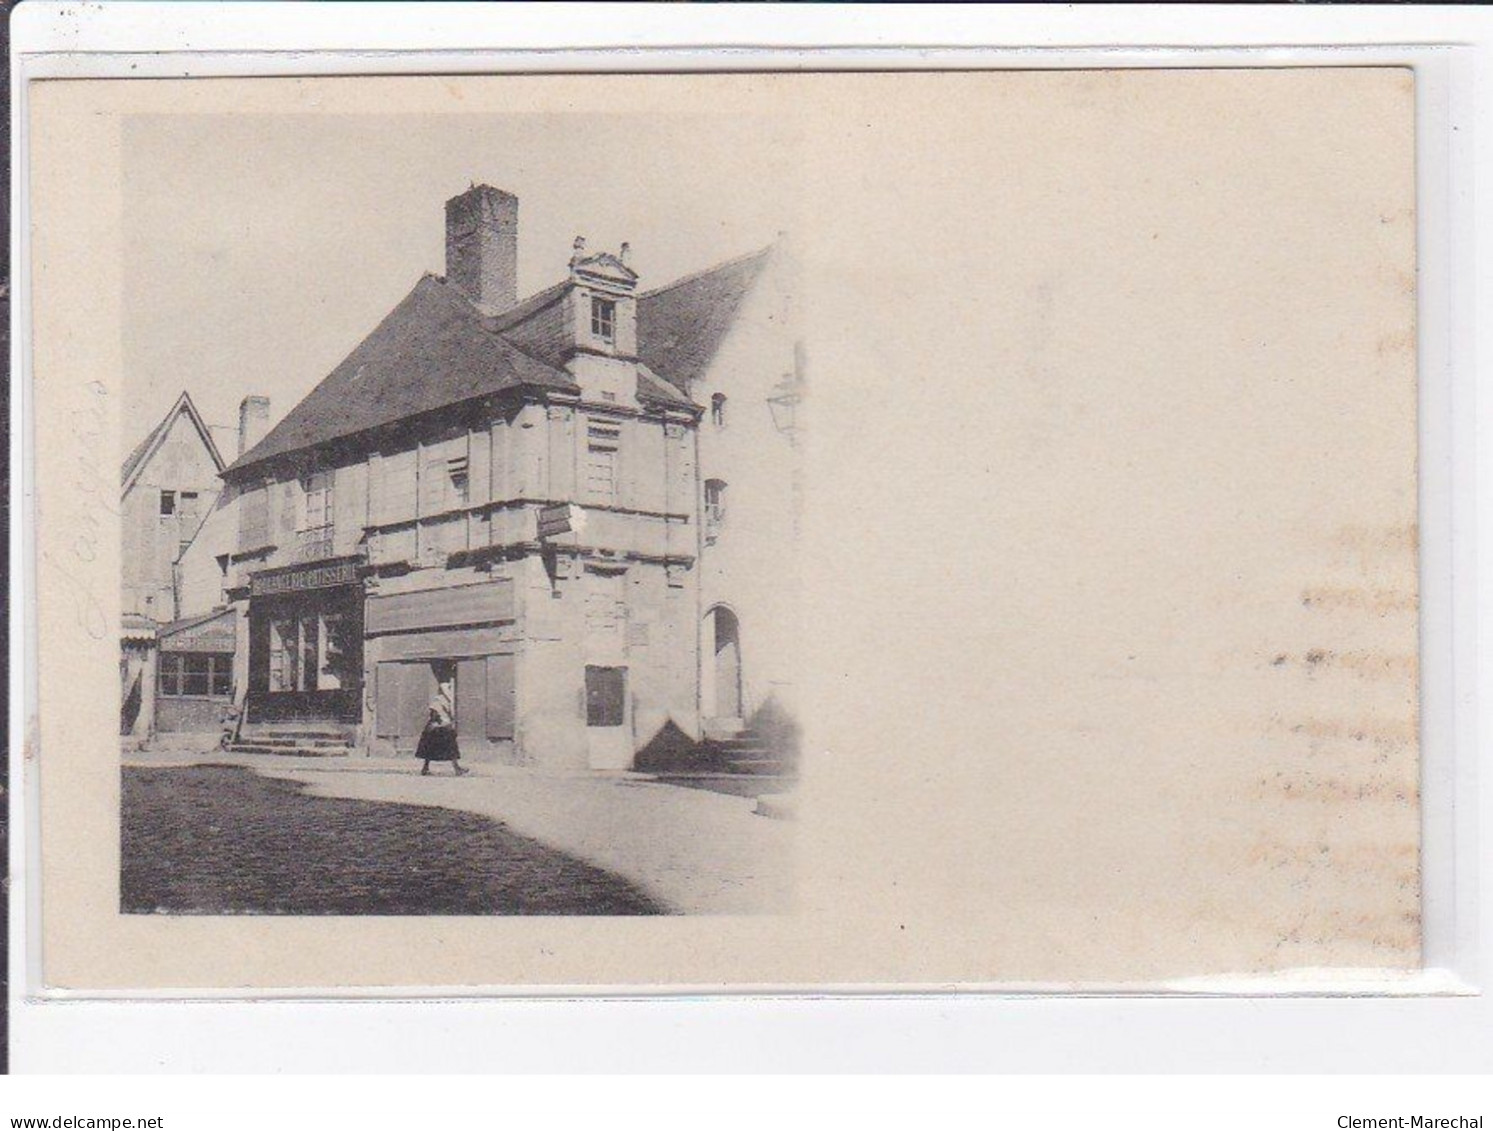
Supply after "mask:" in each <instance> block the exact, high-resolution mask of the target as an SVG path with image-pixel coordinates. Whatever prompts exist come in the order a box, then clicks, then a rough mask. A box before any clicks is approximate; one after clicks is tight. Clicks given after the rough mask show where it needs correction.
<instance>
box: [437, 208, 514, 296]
mask: <svg viewBox="0 0 1493 1131" xmlns="http://www.w3.org/2000/svg"><path fill="white" fill-rule="evenodd" d="M446 281H447V282H448V283H451V284H452V285H453V286H455V287H457V288H458V289H459V290H460V291H461V292H462V293H463V294H465V295H466V296H467V298H469V299H471V300H472V301H473V302H474V303H476V304H477V305H478V306H480V307H481V308H482V309H483V310H484V311H486V312H487V313H488V314H501V313H502V312H503V311H505V310H510V309H512V308H513V307H515V306H517V305H518V197H516V196H514V195H513V194H512V193H510V192H504V191H503V190H502V189H496V188H493V187H492V186H491V185H473V186H472V187H471V188H469V189H467V191H466V192H464V193H462V194H461V195H460V196H453V197H452V198H451V199H450V200H448V201H446Z"/></svg>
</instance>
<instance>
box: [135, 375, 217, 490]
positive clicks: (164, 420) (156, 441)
mask: <svg viewBox="0 0 1493 1131" xmlns="http://www.w3.org/2000/svg"><path fill="white" fill-rule="evenodd" d="M183 413H185V414H186V417H187V419H188V420H190V421H191V422H192V426H193V427H194V428H196V429H197V433H198V435H200V436H201V437H202V443H203V446H204V447H206V448H207V454H208V455H210V456H212V459H213V463H214V464H215V465H216V466H217V468H218V470H219V471H222V470H223V457H222V456H221V455H219V454H218V445H217V444H215V443H213V435H212V431H211V429H209V428H208V426H207V425H206V424H204V423H203V421H202V415H201V414H200V413H199V412H198V411H197V406H196V405H195V404H193V403H192V398H191V397H190V396H189V395H188V394H187V393H185V392H183V393H182V395H181V396H179V397H177V398H176V403H175V404H174V405H172V406H171V411H170V412H168V413H167V414H166V415H165V416H163V417H161V420H160V423H159V424H157V425H156V426H155V427H154V428H152V429H151V430H150V431H149V432H147V433H146V434H145V439H143V440H141V441H140V442H139V443H138V444H136V445H135V448H134V450H133V451H132V452H130V454H129V455H128V456H126V457H125V461H124V463H123V464H121V465H120V467H119V486H120V489H121V490H122V491H128V490H129V489H130V485H131V484H132V483H133V482H134V480H135V475H136V474H137V473H138V472H139V470H140V469H141V468H142V467H144V466H145V461H146V460H148V459H149V458H150V457H151V455H152V454H153V453H154V452H155V450H156V449H157V448H159V447H160V446H161V445H162V444H163V443H164V442H165V440H166V437H167V436H168V435H170V433H171V426H172V425H173V424H175V423H176V418H177V417H178V416H180V415H182V414H183Z"/></svg>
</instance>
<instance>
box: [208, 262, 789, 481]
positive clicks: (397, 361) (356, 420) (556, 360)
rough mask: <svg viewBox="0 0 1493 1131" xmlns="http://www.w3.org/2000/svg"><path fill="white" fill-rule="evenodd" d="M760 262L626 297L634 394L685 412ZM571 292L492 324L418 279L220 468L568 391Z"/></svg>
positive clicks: (559, 291) (543, 296)
mask: <svg viewBox="0 0 1493 1131" xmlns="http://www.w3.org/2000/svg"><path fill="white" fill-rule="evenodd" d="M770 255H771V249H770V248H766V249H763V250H762V251H758V252H754V253H753V254H751V255H746V256H742V257H741V258H739V259H733V260H730V261H729V262H726V263H722V264H720V265H719V266H716V267H713V268H711V269H709V270H707V271H702V272H700V273H698V274H695V275H690V276H688V277H686V278H684V279H680V280H679V281H678V282H675V283H671V284H670V285H668V286H666V287H661V288H659V289H658V290H656V291H652V292H650V293H648V294H644V295H641V296H640V297H639V298H638V355H639V359H640V360H641V361H642V362H643V366H642V367H641V368H640V370H639V373H638V393H639V395H640V396H642V397H644V398H645V399H651V400H654V401H662V402H664V403H667V404H675V405H683V406H691V405H693V403H694V402H693V401H691V400H690V398H689V393H688V389H689V386H690V383H691V382H692V381H694V380H695V379H696V378H697V377H698V376H699V375H700V373H701V372H702V371H703V370H704V368H705V367H706V366H707V365H709V364H710V361H711V359H712V358H713V357H714V356H715V352H716V350H717V349H719V348H720V344H721V341H722V340H723V339H724V338H725V336H726V332H727V331H728V330H729V329H730V328H731V324H732V321H733V319H734V318H735V317H736V312H737V310H738V309H739V308H740V306H741V302H742V299H743V298H745V297H746V295H747V293H748V292H749V291H750V290H751V288H752V285H753V284H754V283H755V282H756V280H757V278H758V276H759V275H760V274H761V272H762V269H763V267H764V266H766V264H767V261H768V258H769V256H770ZM573 286H574V284H573V283H572V282H570V281H569V280H566V281H564V282H560V283H556V284H555V285H554V286H552V287H548V288H546V289H545V290H542V291H540V292H539V293H538V294H535V295H532V296H531V297H529V298H528V299H525V300H524V301H523V302H522V303H520V304H519V305H518V306H516V307H515V308H514V309H512V310H510V311H507V312H505V313H503V314H500V315H497V316H492V315H487V314H484V313H483V312H482V311H481V310H479V309H478V308H477V307H476V306H474V305H473V304H472V303H471V302H470V301H469V300H468V299H467V298H466V297H465V296H463V295H462V294H461V293H460V292H459V291H458V290H456V288H455V287H453V286H451V285H449V284H447V283H445V282H443V281H442V280H440V279H437V278H435V277H433V276H430V275H427V276H425V277H424V278H423V279H421V280H420V282H419V283H417V284H416V285H415V289H414V290H412V291H411V292H410V293H409V294H408V295H407V296H406V297H405V299H404V300H403V301H402V302H401V303H400V304H399V305H398V306H396V307H395V308H394V310H393V311H392V312H391V313H390V314H389V316H388V317H387V318H385V319H384V320H383V321H382V322H381V323H379V325H378V326H377V327H376V328H375V329H374V331H373V332H372V333H371V334H369V335H368V337H367V338H365V339H364V340H363V342H362V344H361V345H359V346H358V348H357V349H355V350H353V352H352V353H351V354H350V355H348V358H347V360H345V361H344V362H342V364H341V365H339V366H338V367H337V368H336V369H334V370H332V372H331V374H329V375H328V376H327V377H326V379H325V380H323V381H322V382H321V384H319V385H317V386H316V388H315V389H313V390H312V391H311V393H310V394H309V395H308V396H307V397H306V398H305V399H304V400H303V401H301V403H300V404H298V405H296V407H295V408H294V409H292V410H291V411H290V414H289V415H287V416H286V417H285V419H284V420H282V421H280V423H279V424H277V425H276V426H275V427H274V428H273V429H271V430H270V433H269V435H267V436H265V438H264V439H263V440H261V441H260V442H259V443H258V444H256V445H255V446H254V447H253V448H252V449H250V450H249V451H248V452H246V453H245V454H244V455H242V456H240V457H239V459H238V460H237V461H236V462H235V463H234V464H233V465H232V467H230V468H229V471H230V472H236V471H241V470H243V469H244V468H247V467H250V466H252V465H254V464H258V463H262V462H264V461H265V460H268V459H272V458H273V457H275V456H279V455H285V454H288V453H290V452H296V451H302V450H304V449H306V448H311V447H315V446H316V445H318V444H323V443H326V442H327V441H330V440H335V439H340V438H342V437H345V436H352V435H354V434H356V433H359V432H364V431H367V430H369V429H372V428H376V427H378V426H380V425H385V424H392V423H394V422H395V421H398V420H402V419H404V418H406V417H410V416H415V415H417V414H419V413H424V412H430V411H432V410H434V409H438V408H443V407H445V406H447V405H452V404H457V403H459V402H461V401H465V400H469V399H472V398H474V397H480V396H485V395H487V394H490V393H496V392H500V391H503V390H505V389H514V388H521V387H540V388H552V389H561V390H565V391H567V392H575V391H576V386H575V383H574V381H573V380H572V379H571V377H570V375H569V374H567V373H566V372H565V371H564V369H563V365H564V361H565V356H564V355H565V348H564V347H565V346H566V345H567V344H568V342H567V338H566V335H565V333H564V328H563V325H562V324H561V322H560V320H559V319H558V317H557V316H556V315H555V311H554V308H555V306H556V304H558V303H559V302H561V301H562V300H563V299H564V297H565V295H566V293H567V292H568V291H569V290H570V289H571V288H572V287H573Z"/></svg>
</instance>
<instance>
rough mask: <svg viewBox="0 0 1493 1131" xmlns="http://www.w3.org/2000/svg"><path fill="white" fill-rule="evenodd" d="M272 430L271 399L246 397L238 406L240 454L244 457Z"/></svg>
mask: <svg viewBox="0 0 1493 1131" xmlns="http://www.w3.org/2000/svg"><path fill="white" fill-rule="evenodd" d="M269 430H270V398H269V397H255V396H251V397H245V398H244V399H243V400H242V401H241V402H239V406H238V454H239V455H243V454H244V453H245V452H247V451H248V450H249V449H250V448H252V447H253V446H254V445H255V444H257V443H259V441H260V440H263V439H264V434H265V433H266V432H268V431H269Z"/></svg>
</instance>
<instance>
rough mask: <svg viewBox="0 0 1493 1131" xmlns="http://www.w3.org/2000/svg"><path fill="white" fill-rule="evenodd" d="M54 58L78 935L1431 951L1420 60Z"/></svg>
mask: <svg viewBox="0 0 1493 1131" xmlns="http://www.w3.org/2000/svg"><path fill="white" fill-rule="evenodd" d="M29 100H30V102H29V104H30V113H31V118H30V122H29V129H30V134H29V138H30V140H29V154H28V161H29V164H28V169H29V207H30V216H31V219H32V229H31V234H30V238H31V245H30V257H29V264H30V274H29V277H28V278H27V279H25V280H24V281H23V283H22V284H21V285H24V286H28V287H29V288H30V290H29V294H30V309H31V311H32V312H33V318H32V326H31V335H32V336H31V351H30V355H29V356H30V363H31V375H32V380H33V382H34V403H35V435H36V451H35V469H36V483H37V500H38V503H37V512H36V519H35V520H36V543H37V547H38V560H37V566H36V568H37V573H36V594H37V601H38V604H37V609H38V615H39V618H40V624H41V631H40V633H39V642H38V656H39V683H38V687H39V704H40V708H39V720H38V727H37V732H36V736H35V741H34V749H33V758H32V760H31V761H30V762H29V763H28V767H27V769H28V772H30V773H31V774H33V775H34V778H35V780H36V782H37V783H39V786H38V787H39V790H40V813H41V827H40V843H41V877H40V880H41V889H42V893H41V915H42V928H41V934H40V940H41V953H42V960H41V967H42V976H41V982H42V985H41V987H40V988H41V989H44V990H45V989H70V990H79V991H87V990H98V991H120V990H159V989H177V990H187V991H244V990H254V989H287V990H312V991H316V992H331V993H335V992H337V991H338V990H339V989H349V990H350V989H358V988H367V987H380V986H386V987H396V986H397V987H421V986H431V987H466V988H491V989H496V990H504V989H509V990H513V989H518V990H525V989H544V988H555V987H579V988H582V989H585V988H644V989H650V988H651V989H666V988H669V987H707V988H720V989H741V990H747V989H757V988H782V989H807V988H815V987H824V986H832V987H859V986H887V987H899V986H902V987H930V986H932V987H984V986H1036V985H1045V986H1052V985H1060V986H1067V987H1073V988H1082V987H1090V986H1115V985H1145V984H1155V983H1157V982H1172V981H1179V980H1182V979H1195V978H1206V977H1209V976H1229V977H1240V976H1246V977H1248V976H1258V977H1266V976H1271V975H1277V974H1281V973H1284V972H1290V971H1299V970H1315V971H1321V970H1342V971H1359V972H1362V971H1371V972H1384V973H1395V972H1404V971H1410V970H1414V969H1415V968H1416V967H1417V966H1418V965H1419V961H1420V930H1419V916H1420V883H1419V835H1418V826H1419V806H1418V756H1417V748H1418V744H1417V726H1418V723H1417V718H1418V714H1417V704H1418V697H1417V679H1418V664H1417V581H1416V554H1417V515H1416V485H1417V477H1416V421H1415V406H1416V365H1415V326H1416V321H1415V281H1416V258H1415V215H1416V213H1415V199H1414V151H1415V136H1414V109H1415V90H1414V83H1413V80H1412V76H1411V73H1410V72H1409V71H1408V70H1404V69H1397V68H1373V67H1361V68H1301V69H1274V70H1263V69H1262V70H1215V71H1202V70H1194V71H1184V70H1129V71H1126V70H1110V71H1061V72H1059V71H1048V72H1043V71H999V72H996V71H991V72H974V71H971V72H957V73H956V72H949V73H911V72H908V73H897V74H893V73H886V74H850V73H839V74H836V73H821V74H802V73H800V74H737V75H732V74H717V75H690V74H669V75H647V76H644V75H572V76H557V75H508V76H496V75H494V76H460V77H445V78H438V77H428V78H413V77H393V76H386V77H366V78H322V79H288V78H286V79H272V78H260V79H194V80H154V79H153V80H149V81H135V80H128V79H123V80H86V81H45V82H38V83H34V84H33V85H32V87H31V89H30V94H29ZM116 474H117V480H116V478H115V477H116Z"/></svg>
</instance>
